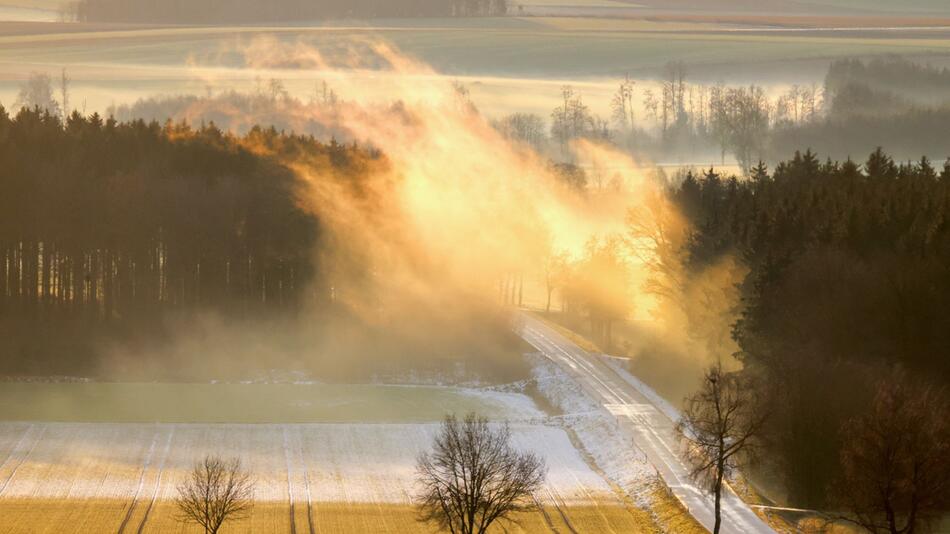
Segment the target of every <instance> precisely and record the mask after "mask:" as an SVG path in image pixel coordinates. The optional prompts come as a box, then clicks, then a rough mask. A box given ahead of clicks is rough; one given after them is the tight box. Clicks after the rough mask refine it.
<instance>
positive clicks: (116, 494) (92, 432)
mask: <svg viewBox="0 0 950 534" xmlns="http://www.w3.org/2000/svg"><path fill="white" fill-rule="evenodd" d="M438 429H439V425H438V424H437V423H423V424H295V425H214V424H210V425H209V424H100V423H34V424H29V423H0V462H2V463H0V499H3V498H16V497H28V498H60V499H96V498H120V499H122V498H127V499H133V498H136V497H138V498H144V497H146V496H147V497H149V498H150V497H151V495H153V494H156V489H157V496H158V498H159V499H172V498H174V497H175V494H176V486H177V485H178V484H179V483H180V482H181V481H182V480H183V479H184V477H185V476H186V475H187V473H188V470H189V469H190V468H191V466H192V465H193V462H194V461H195V460H197V459H199V458H201V457H203V456H204V455H206V454H219V455H222V456H238V457H240V458H241V459H242V460H243V463H244V465H245V466H246V467H247V468H248V469H249V470H250V471H251V472H252V474H253V475H254V478H255V479H256V481H257V487H256V491H255V498H256V499H257V500H260V501H287V500H289V499H290V498H291V495H293V499H295V500H296V501H297V502H306V500H307V498H308V497H307V496H310V499H312V501H313V502H318V501H319V502H360V503H401V504H407V503H411V502H412V494H413V493H414V492H415V490H414V484H415V462H416V458H417V456H418V455H419V453H421V452H422V451H424V450H426V449H428V448H429V447H430V446H431V443H432V440H433V438H434V437H435V435H436V433H437V432H438ZM511 429H512V435H513V440H514V442H515V446H516V447H518V448H519V449H526V450H533V451H535V452H536V453H538V454H540V455H541V456H542V457H544V458H545V460H546V462H547V465H548V467H549V474H548V486H549V488H548V489H549V491H550V492H551V493H552V494H556V495H558V498H559V500H560V501H561V502H563V503H569V504H575V503H577V504H584V503H590V502H593V501H597V500H600V499H601V497H609V496H610V495H611V494H612V490H611V488H610V486H609V485H608V484H607V483H606V482H605V481H604V480H603V478H601V477H600V475H598V474H597V473H595V472H594V471H592V470H591V469H590V467H589V466H588V465H587V464H586V463H585V462H584V459H583V458H582V457H581V456H580V454H579V453H578V452H577V450H576V449H575V448H574V445H573V444H572V443H571V440H570V438H569V437H568V435H567V434H566V433H565V432H564V431H563V430H562V429H560V428H556V427H551V426H545V425H540V424H522V423H516V424H513V425H512V427H511ZM288 479H289V480H288Z"/></svg>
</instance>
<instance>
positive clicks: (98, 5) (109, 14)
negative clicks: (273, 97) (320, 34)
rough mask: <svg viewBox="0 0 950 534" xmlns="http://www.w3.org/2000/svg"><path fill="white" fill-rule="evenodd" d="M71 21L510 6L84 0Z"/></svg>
mask: <svg viewBox="0 0 950 534" xmlns="http://www.w3.org/2000/svg"><path fill="white" fill-rule="evenodd" d="M68 11H69V13H68V16H69V17H71V18H74V19H76V20H78V21H81V22H138V23H149V24H258V23H266V22H286V21H307V20H321V19H339V18H375V17H451V16H456V17H462V16H502V15H505V14H507V13H508V1H507V0H333V1H322V2H314V1H308V0H277V1H272V2H258V1H254V0H198V1H191V2H184V1H180V0H178V1H165V2H152V1H149V0H79V1H78V2H75V3H72V4H69V7H68Z"/></svg>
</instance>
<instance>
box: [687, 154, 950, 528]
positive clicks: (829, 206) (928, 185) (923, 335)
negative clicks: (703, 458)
mask: <svg viewBox="0 0 950 534" xmlns="http://www.w3.org/2000/svg"><path fill="white" fill-rule="evenodd" d="M673 195H674V198H675V200H676V203H677V205H678V206H679V207H680V208H681V209H682V211H683V212H684V213H685V214H686V215H687V217H688V218H689V220H690V221H691V222H692V227H693V228H694V230H693V231H692V233H691V235H690V237H689V240H688V246H687V251H686V252H687V258H688V263H689V265H690V267H691V268H693V269H701V268H702V267H703V266H705V265H711V264H712V263H713V262H715V261H717V259H719V258H721V257H722V256H723V255H725V254H738V255H739V256H740V257H741V258H742V259H743V261H744V262H745V263H746V265H747V266H748V267H749V269H750V270H749V273H748V275H747V276H746V278H745V280H744V282H743V283H742V285H741V293H742V295H743V301H742V313H741V316H740V319H739V320H738V321H737V322H736V324H735V325H734V327H733V336H734V338H735V339H736V341H737V342H738V345H739V347H740V352H739V353H738V355H737V356H738V357H739V359H740V360H741V361H742V362H743V364H744V371H743V373H744V374H745V375H746V378H747V379H748V380H749V383H750V384H751V385H752V387H755V388H756V389H757V390H758V391H759V392H760V395H759V396H760V398H762V399H765V401H764V402H767V404H768V409H769V412H770V414H769V417H768V419H767V421H766V422H765V424H764V428H763V436H764V437H766V440H765V444H766V448H767V450H768V452H769V455H768V457H769V458H772V459H774V460H775V462H776V465H777V467H778V469H779V471H780V472H781V474H782V476H783V478H784V481H785V483H786V487H787V489H788V492H789V497H790V500H791V502H793V503H794V504H796V505H798V506H802V507H809V508H826V507H829V506H834V505H835V504H840V501H836V500H835V499H838V498H840V497H841V496H842V495H846V494H852V492H850V490H849V491H848V492H844V493H842V491H833V490H832V488H834V487H837V488H838V490H841V488H842V486H841V485H838V486H834V483H835V481H836V480H839V479H840V478H841V477H843V476H846V475H849V474H850V475H852V476H865V475H866V476H872V475H880V474H881V473H870V474H869V473H866V472H862V471H861V470H862V469H869V468H870V467H869V466H864V467H857V466H856V465H859V463H860V462H861V461H862V459H861V458H862V454H864V453H867V452H868V447H870V445H867V444H866V443H865V444H862V443H863V442H860V441H855V440H856V439H857V438H856V436H861V435H862V434H863V437H864V438H867V437H868V436H869V435H873V433H874V430H873V428H871V427H870V426H869V425H871V424H872V423H875V422H880V424H888V420H887V419H886V418H885V415H886V412H887V411H888V410H889V408H888V407H887V404H888V403H890V404H892V405H893V404H894V403H896V402H900V403H903V406H904V407H903V408H902V409H906V410H907V411H908V413H911V414H913V415H912V417H914V418H916V419H917V420H918V421H919V422H920V423H922V424H927V423H926V422H927V421H933V420H935V419H936V420H940V419H941V418H944V417H946V415H947V405H946V402H945V400H944V401H939V400H935V399H939V398H941V397H940V394H936V395H932V396H931V398H930V400H926V399H925V400H920V399H918V398H917V397H915V395H916V393H917V392H922V391H928V390H932V389H934V388H937V389H936V390H934V391H937V392H939V389H940V388H941V387H945V385H946V384H948V383H950V360H948V359H947V357H946V355H947V354H948V350H950V318H948V316H947V314H946V313H945V309H944V308H945V306H946V303H947V302H950V276H948V274H950V272H948V270H947V266H948V265H950V225H948V224H947V221H948V216H950V165H946V166H944V167H943V168H942V169H937V168H935V167H934V166H933V165H932V164H931V163H930V161H928V160H927V159H926V158H923V159H921V160H919V161H918V162H916V163H904V164H899V163H895V162H894V160H893V159H892V158H891V157H889V156H888V155H887V154H885V153H884V152H883V151H882V150H880V149H878V150H876V151H874V152H873V153H872V154H871V155H870V157H869V158H868V159H867V161H866V162H865V163H864V164H863V165H861V164H858V163H855V162H853V161H851V160H847V161H845V162H843V163H839V162H833V161H831V160H826V161H821V160H819V158H818V157H817V156H816V155H815V154H814V153H813V152H811V151H806V152H804V153H799V152H797V153H796V154H795V156H794V157H793V158H792V159H791V160H789V161H786V162H782V163H780V164H779V165H778V166H777V167H776V168H775V170H774V171H773V172H769V171H768V169H767V168H766V167H765V166H764V165H762V164H760V165H759V166H757V167H756V168H755V169H754V170H753V172H752V176H751V178H750V179H748V180H739V179H737V178H735V177H730V178H726V177H723V176H720V175H719V174H717V173H715V172H714V171H712V170H710V171H707V172H705V173H703V174H700V175H695V174H692V173H689V174H687V175H686V176H685V178H684V179H683V180H682V182H681V183H680V184H679V185H678V186H676V187H675V188H674V192H673ZM894 396H898V397H899V398H898V399H897V400H894V398H893V397H894ZM944 398H945V397H944ZM875 399H877V400H875ZM941 403H942V404H941ZM879 405H880V406H879ZM875 406H877V408H874V409H876V410H878V412H879V413H876V414H869V413H868V410H869V407H875ZM862 417H863V419H862ZM890 424H891V425H892V426H893V427H894V428H895V429H896V428H898V427H899V424H898V423H897V422H893V421H892V423H890ZM901 424H907V422H906V421H905V422H904V423H901ZM935 424H936V423H935ZM848 425H852V426H848ZM938 427H939V428H943V427H940V426H939V425H937V426H934V425H930V429H934V428H938ZM928 431H929V430H928ZM941 432H944V431H943V430H940V431H938V432H937V435H936V437H933V436H931V438H932V439H931V438H926V439H930V440H931V441H930V442H932V443H938V444H941V445H940V446H942V447H944V450H945V449H946V447H947V446H948V442H947V440H948V436H946V435H945V434H940V433H941ZM914 435H915V434H914V433H911V432H909V430H908V429H905V430H904V431H903V433H896V430H895V434H894V435H893V438H894V439H895V440H897V441H895V442H894V443H892V444H891V445H893V447H894V448H895V449H894V450H897V449H898V448H900V447H903V446H904V445H901V443H905V442H906V440H909V439H912V437H913V436H914ZM885 437H887V436H885ZM918 437H919V438H920V439H924V437H920V436H918ZM914 439H916V438H914ZM901 440H904V441H901ZM866 441H867V442H868V443H870V441H868V440H866ZM930 442H928V443H930ZM878 445H880V446H881V447H884V446H886V445H887V444H878ZM875 446H877V445H875ZM908 450H910V449H908ZM914 451H916V452H914V454H918V455H919V454H923V452H924V451H923V449H920V448H918V449H914ZM927 451H929V453H931V454H932V453H933V448H932V447H931V448H930V449H927ZM904 460H905V459H901V461H904ZM864 461H866V459H865V460H864ZM907 465H909V464H906V462H905V464H901V466H897V467H893V466H892V467H893V469H892V471H893V472H894V473H905V474H906V472H907V471H902V470H901V469H902V468H903V467H906V466H907ZM902 466H903V467H902ZM941 466H942V467H941ZM947 467H948V466H947V465H946V462H943V463H941V464H940V465H936V464H935V465H933V466H931V467H930V469H933V470H934V472H940V473H945V472H946V471H945V470H946V468H947ZM874 468H875V469H884V467H882V466H881V465H875V466H874ZM941 469H943V470H941ZM855 480H856V479H855ZM865 482H867V481H865ZM892 482H893V481H892ZM918 482H920V481H916V480H910V478H907V479H903V480H901V481H900V483H903V484H904V485H905V489H906V488H913V487H917V488H918V489H921V487H920V486H914V484H917V483H918ZM920 483H922V482H920ZM847 486H848V485H845V489H847ZM851 489H852V490H853V489H855V487H853V485H852V487H851ZM862 491H868V492H870V491H872V490H870V489H868V488H863V489H862ZM895 491H896V490H895ZM931 491H932V488H931ZM905 497H907V494H904V495H902V496H901V498H905ZM905 500H906V499H905ZM892 504H894V503H892ZM905 510H906V509H905Z"/></svg>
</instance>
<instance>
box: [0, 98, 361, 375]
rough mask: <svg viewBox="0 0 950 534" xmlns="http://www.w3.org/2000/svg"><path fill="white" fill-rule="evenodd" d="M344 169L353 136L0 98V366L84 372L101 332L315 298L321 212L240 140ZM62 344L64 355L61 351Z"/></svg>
mask: <svg viewBox="0 0 950 534" xmlns="http://www.w3.org/2000/svg"><path fill="white" fill-rule="evenodd" d="M274 140H281V141H282V144H283V145H292V146H291V147H290V148H288V150H308V151H311V152H312V153H314V154H316V155H322V156H323V157H325V158H326V160H327V162H328V163H327V164H328V165H339V166H345V165H346V164H347V163H346V162H347V161H349V158H348V157H347V156H349V155H352V156H353V159H355V158H360V157H364V156H365V155H364V154H363V153H361V152H360V151H359V149H356V148H353V147H343V146H340V145H336V144H330V145H324V144H321V143H317V142H315V141H313V140H312V139H309V138H294V137H291V136H284V135H282V134H278V133H277V132H275V131H273V130H263V129H259V128H256V129H254V130H252V131H251V132H249V133H248V134H247V135H246V136H244V137H242V138H237V137H234V136H232V135H229V134H225V133H222V132H221V131H220V130H218V129H217V128H215V127H214V126H213V125H209V126H206V127H202V128H199V129H192V128H190V127H188V126H185V125H181V124H178V125H175V124H171V123H167V124H165V125H164V126H161V125H159V124H158V123H155V122H152V123H145V122H142V121H133V122H129V123H117V122H116V121H114V120H111V119H109V120H102V119H101V118H100V117H99V116H98V115H92V116H90V117H82V116H80V115H79V114H73V115H72V116H70V117H69V118H68V119H67V120H66V122H65V124H64V123H62V122H61V121H60V120H59V119H58V118H57V117H56V116H54V115H50V114H49V113H46V112H41V111H39V110H27V109H24V110H22V111H20V112H19V113H18V114H17V115H16V116H15V117H12V118H11V117H10V116H9V115H8V114H7V112H6V111H3V110H2V108H0V161H3V162H4V164H3V166H2V168H0V190H2V191H3V194H2V195H0V317H2V321H0V324H2V331H0V352H2V353H3V354H4V357H3V358H2V359H0V365H3V366H4V369H3V370H4V371H6V372H20V373H25V372H41V371H43V370H44V369H46V365H47V364H51V363H55V365H56V372H60V373H66V372H77V371H80V370H82V369H86V368H87V367H88V365H89V363H90V361H91V360H92V358H93V357H94V355H95V354H94V353H95V346H94V341H95V340H96V338H97V337H99V336H100V335H106V336H110V337H115V336H120V337H121V336H133V335H134V336H142V335H149V334H160V331H161V328H162V325H161V319H162V318H165V317H168V316H170V315H177V316H181V315H187V314H189V313H193V312H196V311H213V312H215V313H217V314H220V315H223V316H228V317H238V318H240V317H247V318H260V317H262V316H266V315H272V314H274V313H283V314H288V313H289V314H292V313H294V312H295V311H296V310H297V309H298V308H299V307H300V305H301V298H302V297H303V296H304V292H305V291H312V292H314V293H313V294H308V296H310V297H315V298H317V299H318V300H319V299H320V298H323V297H326V295H322V296H321V294H320V293H321V291H322V290H321V289H320V286H319V283H317V282H318V281H319V274H318V271H319V266H318V265H315V263H314V258H313V255H312V250H313V248H314V245H315V242H316V240H317V239H318V238H319V237H320V236H319V228H320V226H319V224H318V221H317V220H316V218H315V216H314V215H313V214H311V213H308V212H306V211H305V210H303V209H302V208H301V207H300V205H299V203H298V201H297V200H298V199H297V195H298V192H299V188H300V184H299V182H298V179H297V178H296V176H295V175H294V174H293V173H292V172H291V171H290V170H288V169H287V168H286V167H284V166H283V165H281V164H280V163H278V162H277V161H276V160H275V159H273V158H268V157H265V156H261V155H258V154H257V153H255V152H253V151H251V150H249V149H248V148H247V147H249V146H253V145H261V144H266V143H270V144H274ZM63 354H69V355H70V357H62V356H63Z"/></svg>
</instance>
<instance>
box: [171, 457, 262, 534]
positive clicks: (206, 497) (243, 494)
mask: <svg viewBox="0 0 950 534" xmlns="http://www.w3.org/2000/svg"><path fill="white" fill-rule="evenodd" d="M253 494H254V481H253V479H252V478H251V475H250V474H249V473H248V472H246V471H245V470H244V469H243V468H242V467H241V461H240V460H239V459H238V458H232V459H230V460H223V459H221V458H219V457H217V456H206V457H205V458H204V460H202V461H200V462H197V463H196V464H195V467H194V469H192V471H191V477H190V478H189V479H188V480H186V481H185V482H183V483H182V484H180V485H179V486H178V498H177V499H176V501H175V504H176V505H177V506H178V512H179V520H180V521H182V522H194V523H198V524H199V525H201V526H202V527H204V529H205V533H206V534H216V533H217V532H218V529H220V528H221V525H222V524H224V522H225V521H228V520H237V519H243V518H245V517H247V516H248V514H249V513H250V511H251V507H252V505H253V502H252V497H253Z"/></svg>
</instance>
